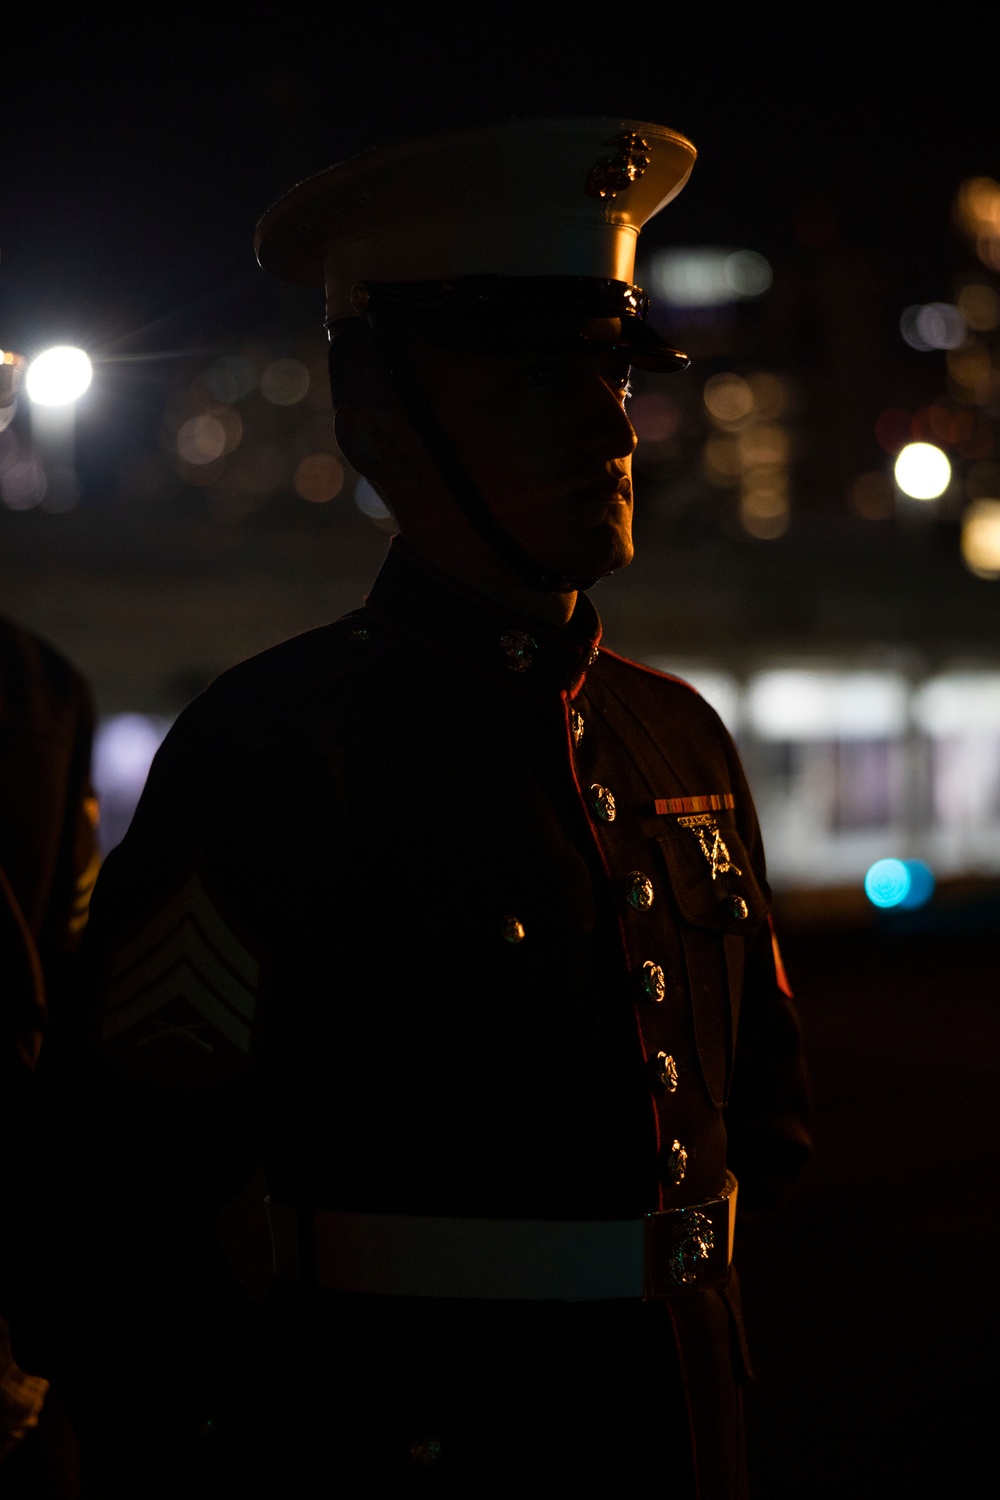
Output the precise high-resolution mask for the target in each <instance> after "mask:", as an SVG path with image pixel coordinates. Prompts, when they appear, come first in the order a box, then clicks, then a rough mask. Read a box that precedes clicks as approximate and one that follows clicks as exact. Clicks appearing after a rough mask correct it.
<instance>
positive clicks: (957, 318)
mask: <svg viewBox="0 0 1000 1500" xmlns="http://www.w3.org/2000/svg"><path fill="white" fill-rule="evenodd" d="M899 331H900V333H901V334H902V335H903V338H904V339H905V340H906V342H907V343H908V344H909V346H910V348H911V349H919V350H921V351H928V350H931V349H957V348H958V347H959V345H960V344H962V343H964V341H965V317H964V315H963V313H962V311H961V309H960V308H958V307H953V306H952V304H951V303H950V302H927V303H925V304H923V305H922V306H915V307H907V308H904V310H903V315H902V317H901V318H900V320H899Z"/></svg>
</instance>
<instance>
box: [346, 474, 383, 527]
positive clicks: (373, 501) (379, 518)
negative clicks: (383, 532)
mask: <svg viewBox="0 0 1000 1500" xmlns="http://www.w3.org/2000/svg"><path fill="white" fill-rule="evenodd" d="M354 503H355V505H356V506H357V507H358V510H359V511H360V512H361V514H362V515H363V516H367V517H368V519H369V521H375V522H376V523H377V524H378V525H388V524H389V523H390V522H392V512H391V510H390V509H389V507H388V506H387V505H386V503H385V501H384V500H383V499H382V496H381V495H380V494H379V492H378V490H377V489H376V488H375V486H374V485H373V484H372V482H371V480H370V479H364V478H362V479H359V480H358V482H357V484H356V485H355V487H354Z"/></svg>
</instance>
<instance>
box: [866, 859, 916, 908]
mask: <svg viewBox="0 0 1000 1500" xmlns="http://www.w3.org/2000/svg"><path fill="white" fill-rule="evenodd" d="M909 892H910V872H909V870H908V869H907V868H906V865H905V864H904V863H903V861H902V860H901V859H879V860H876V861H875V863H874V864H873V865H872V867H871V869H870V870H869V871H868V874H867V875H866V876H865V895H866V896H867V897H868V899H869V901H870V902H871V903H872V905H873V906H883V907H885V906H900V905H901V904H902V902H903V901H904V900H905V899H906V897H907V896H908V895H909Z"/></svg>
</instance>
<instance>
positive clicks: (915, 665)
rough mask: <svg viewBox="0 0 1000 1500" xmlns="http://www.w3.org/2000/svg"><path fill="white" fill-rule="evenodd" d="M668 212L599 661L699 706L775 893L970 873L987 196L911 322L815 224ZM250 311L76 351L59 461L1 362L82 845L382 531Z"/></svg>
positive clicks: (969, 186)
mask: <svg viewBox="0 0 1000 1500" xmlns="http://www.w3.org/2000/svg"><path fill="white" fill-rule="evenodd" d="M669 218H670V216H669V214H668V215H665V216H664V220H663V222H662V225H661V223H660V221H656V230H655V232H656V233H657V234H659V235H660V237H661V240H662V241H663V242H662V243H660V244H657V243H656V242H655V241H654V243H653V244H652V245H651V246H649V247H647V248H646V250H645V256H644V262H643V264H642V265H641V267H640V276H641V279H642V281H643V284H644V285H645V286H646V287H647V288H649V290H650V292H651V294H652V297H653V311H652V314H651V316H652V317H653V319H654V320H658V321H659V322H660V323H661V324H665V325H667V326H668V327H669V328H670V331H671V332H672V334H673V335H674V337H675V338H676V340H677V341H678V343H679V344H680V345H681V346H682V347H684V348H686V349H687V350H688V351H689V352H690V353H691V355H692V357H693V361H694V362H693V366H692V368H691V370H690V371H688V372H687V373H685V374H683V375H681V376H675V377H671V378H662V377H649V376H646V377H643V376H639V377H638V378H637V379H636V382H635V394H634V396H633V399H632V404H631V415H632V420H633V423H634V425H635V428H636V431H637V433H638V438H639V445H638V450H637V453H636V460H635V467H636V496H637V523H636V527H637V537H638V544H639V551H638V558H637V561H636V562H635V564H634V565H633V566H632V567H631V568H630V569H629V570H628V571H627V572H626V573H624V574H622V575H620V576H619V577H616V578H613V579H610V580H606V581H605V582H603V583H602V584H600V585H599V586H598V588H597V590H596V594H595V598H596V601H597V603H598V605H599V607H600V609H601V611H602V614H603V615H604V617H605V623H606V636H607V638H608V640H609V642H610V643H611V644H613V646H614V647H615V648H616V649H618V650H620V651H623V652H625V653H626V654H631V655H634V656H636V657H638V658H640V659H642V660H644V661H646V662H649V663H650V664H652V665H654V666H656V667H659V668H661V669H663V670H665V671H669V672H674V673H677V674H678V675H680V676H682V677H685V678H687V679H688V680H690V681H692V682H693V683H694V684H695V685H696V686H697V687H699V688H700V689H701V691H702V692H703V693H704V695H705V696H706V697H707V698H708V699H709V701H710V702H711V703H712V704H713V705H714V706H715V707H716V708H717V710H718V711H719V713H720V714H721V716H722V718H723V719H724V720H725V722H726V723H727V725H728V726H729V728H730V729H731V730H732V732H733V733H734V735H735V736H736V739H737V741H738V743H739V745H740V747H741V750H742V752H743V754H744V757H745V759H746V763H747V767H748V771H749V774H750V777H751V781H752V783H753V785H754V788H755V792H756V795H757V798H758V804H759V808H760V812H761V817H762V821H763V825H764V831H765V835H766V840H767V847H768V850H769V858H770V867H771V871H772V876H773V880H774V883H775V885H776V886H777V887H778V888H782V887H792V888H802V887H836V886H844V887H850V888H851V889H854V890H856V891H860V888H861V881H862V878H863V876H864V874H865V872H866V870H867V869H868V868H869V867H870V866H871V865H872V864H873V862H875V861H877V860H879V859H881V858H885V857H894V858H898V859H903V860H913V859H916V860H921V861H923V862H925V863H926V864H927V865H928V866H929V868H930V869H931V870H932V871H933V872H934V873H935V875H936V876H937V877H938V879H942V878H943V879H945V880H947V879H949V878H952V879H953V878H956V877H963V876H969V875H981V876H991V875H997V874H1000V635H998V632H997V620H998V604H1000V592H998V591H1000V461H998V456H997V447H996V443H997V423H998V419H1000V364H998V339H1000V336H998V329H1000V274H998V272H1000V184H998V183H996V182H995V181H993V180H992V179H989V178H973V179H968V180H965V181H960V182H956V183H955V193H954V200H953V224H952V225H951V226H948V225H947V224H941V225H937V226H929V228H933V229H934V230H935V231H936V232H938V233H939V234H941V235H942V236H950V244H951V254H952V259H953V268H952V270H951V272H950V274H949V275H948V276H947V277H946V279H945V281H944V283H943V284H941V285H935V286H932V287H930V288H929V289H928V297H929V300H928V301H927V302H926V303H921V304H907V303H905V302H904V301H903V300H902V299H901V297H900V295H899V289H898V287H896V286H895V285H894V284H893V282H892V279H891V277H888V276H887V275H886V273H885V269H884V267H882V266H880V264H879V260H878V257H877V256H876V255H874V254H871V253H864V252H862V251H861V250H859V249H857V248H854V247H851V246H849V245H847V244H845V242H844V240H843V238H842V236H841V234H840V232H839V229H838V225H837V223H836V220H835V216H834V213H833V210H832V209H831V208H830V207H829V205H826V204H824V203H823V202H821V201H819V202H806V203H804V204H803V205H801V207H800V208H799V209H798V211H797V213H796V216H795V219H794V222H793V235H794V240H793V245H792V248H791V249H790V250H789V251H788V252H787V253H786V254H785V255H783V256H782V257H780V258H779V257H775V258H774V259H773V261H772V260H769V259H768V258H767V257H765V255H764V254H763V253H762V252H761V251H760V250H758V249H755V248H753V247H740V246H738V245H736V246H734V245H732V244H729V245H702V244H698V245H685V244H678V243H676V242H675V241H674V242H671V241H670V240H669V238H668V237H669V235H670V233H671V226H670V223H669ZM261 276H263V273H261ZM272 298H273V305H272V306H271V307H270V308H269V309H268V313H267V318H266V321H261V322H259V323H258V326H250V327H247V328H246V329H245V330H243V331H242V332H240V333H239V334H238V335H236V336H234V337H230V338H228V339H225V338H217V339H216V340H214V341H213V340H212V339H209V340H207V341H206V344H205V346H204V347H202V348H199V349H196V350H193V351H191V350H186V349H183V348H182V349H178V350H171V351H168V352H169V353H170V354H171V355H172V356H173V357H171V358H163V357H161V358H159V359H153V360H146V359H135V358H132V357H131V356H130V355H128V354H125V355H124V356H122V355H116V354H115V353H113V352H112V353H111V354H109V355H106V356H105V357H103V358H102V357H101V355H100V352H99V351H98V352H97V353H95V366H94V371H95V373H94V378H93V380H92V382H91V383H90V385H89V386H88V387H87V388H86V389H85V390H83V391H82V392H81V393H79V395H78V396H77V399H76V403H75V412H76V416H75V429H76V431H75V437H74V431H73V428H74V419H73V416H72V415H67V413H72V412H73V410H74V407H73V406H71V405H70V404H69V403H68V402H67V403H64V404H62V405H52V404H47V403H48V402H49V401H50V399H51V400H57V399H58V397H59V396H60V395H61V394H63V392H62V388H61V387H58V388H57V389H56V391H55V396H52V397H50V394H49V389H50V388H49V387H48V386H46V385H45V384H44V372H45V362H44V360H39V359H37V358H36V360H35V362H34V363H33V364H29V365H28V367H27V378H26V380H25V381H24V383H23V387H22V391H21V395H20V398H19V400H15V399H14V398H13V394H12V385H13V377H14V375H15V374H17V373H18V371H17V370H16V369H14V368H13V367H12V365H11V361H12V360H13V355H11V356H9V357H8V356H5V358H8V365H7V367H6V368H7V369H8V371H9V373H10V379H9V381H8V386H9V387H10V390H9V391H8V396H7V398H6V405H4V406H2V407H0V413H2V415H0V422H2V423H3V424H4V425H3V431H2V432H0V499H2V502H3V503H2V505H0V579H2V587H3V599H4V607H5V608H6V609H7V610H9V611H10V612H11V613H13V614H14V615H16V616H18V617H20V618H21V619H23V620H26V621H29V622H30V623H31V625H32V627H33V628H35V629H37V630H40V631H41V632H42V633H43V634H45V635H47V636H48V637H49V638H50V639H52V640H54V641H55V642H57V643H58V644H59V645H60V646H61V647H62V648H63V649H64V650H65V651H66V652H67V654H69V655H70V656H71V657H72V658H73V659H74V660H76V661H77V662H78V663H80V665H81V666H82V667H83V668H84V670H85V671H86V672H87V673H88V674H89V675H90V677H91V678H92V680H93V682H94V685H95V688H96V692H97V696H98V701H99V705H100V710H101V725H100V729H99V734H98V740H97V760H96V765H95V774H96V777H97V782H98V789H99V792H100V795H101V799H102V804H103V809H104V815H103V838H104V842H105V847H110V846H111V845H113V844H114V843H115V842H117V840H118V839H119V838H120V837H121V834H122V833H123V831H124V829H125V827H126V826H127V823H128V819H129V817H130V816H131V812H132V809H133V807H134V804H135V800H136V798H137V796H138V794H139V791H140V790H141V786H142V783H143V779H144V776H145V772H146V769H147V768H148V764H149V761H150V758H151V756H152V753H153V752H154V751H155V748H156V745H157V744H158V743H159V740H160V739H161V738H162V736H163V734H164V733H165V731H166V729H167V727H168V726H169V724H170V722H171V720H172V719H173V717H175V716H176V714H177V713H178V712H179V711H180V709H181V708H182V707H183V706H184V704H185V703H186V702H187V701H188V700H189V699H190V698H191V697H192V696H193V695H194V694H195V693H196V692H198V691H199V690H200V689H201V687H203V686H204V685H205V684H206V683H207V682H208V681H209V680H210V679H211V678H212V677H213V676H215V675H216V674H217V673H218V672H220V671H222V670H224V669H225V667H227V666H228V665H230V664H232V663H233V662H235V661H237V660H240V659H241V658H243V657H245V656H248V655H250V654H252V653H254V652H255V651H258V650H261V649H263V648H264V647H266V646H268V645H270V644H272V643H273V642H275V641H277V640H280V639H282V638H284V637H285V636H288V635H290V634H293V633H295V632H297V631H300V630H305V629H308V628H310V627H311V626H314V625H318V624H321V623H323V622H324V621H326V620H329V619H331V618H334V617H336V615H338V614H339V613H341V612H343V611H344V610H347V609H350V608H353V607H355V606H356V605H357V604H358V603H359V602H360V600H361V598H362V596H363V594H364V591H365V589H366V587H367V584H368V583H369V581H370V580H371V578H372V576H373V575H374V572H375V570H376V569H377V567H378V564H379V560H380V557H381V555H382V554H383V552H384V548H385V544H386V540H387V536H388V534H389V533H390V532H391V530H392V521H391V518H390V517H389V516H388V515H387V513H386V512H385V510H384V507H383V506H382V505H381V502H380V501H379V498H378V496H377V495H376V494H375V493H374V491H373V490H372V489H371V487H370V485H368V484H367V483H366V482H365V481H363V480H359V479H358V477H357V476H356V475H354V474H353V473H352V472H351V471H350V469H349V466H348V465H347V464H346V462H345V460H344V458H343V456H342V455H341V454H340V453H339V452H338V451H337V445H336V441H335V438H334V433H333V425H332V413H331V410H330V403H329V395H328V391H327V385H326V372H325V358H324V353H325V345H324V337H323V334H322V331H321V330H320V329H319V328H318V327H317V326H316V317H315V315H316V311H317V310H316V309H315V308H314V307H313V306H312V305H311V302H306V300H305V299H304V298H298V297H294V296H289V295H288V294H287V293H286V292H285V291H284V289H282V288H277V289H274V290H273V293H272ZM255 311H256V310H255ZM257 316H258V317H259V311H258V312H257ZM47 358H49V359H50V360H51V358H52V356H47ZM19 359H20V360H21V363H22V364H23V357H20V356H19ZM57 376H58V372H57ZM32 377H34V394H33V395H32V389H33V385H32ZM74 389H75V388H74ZM72 393H73V392H72V391H71V394H72Z"/></svg>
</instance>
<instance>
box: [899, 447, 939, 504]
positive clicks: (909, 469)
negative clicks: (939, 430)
mask: <svg viewBox="0 0 1000 1500" xmlns="http://www.w3.org/2000/svg"><path fill="white" fill-rule="evenodd" d="M893 473H894V475H895V478H896V483H897V484H898V485H899V488H900V489H901V490H902V492H903V494H904V495H909V496H910V498H911V500H936V499H937V498H938V496H939V495H943V494H944V492H945V490H946V489H947V488H948V485H949V484H950V482H951V464H950V463H949V462H948V459H947V456H946V455H945V454H944V453H942V451H941V449H940V448H937V447H935V445H934V444H933V443H907V445H906V447H905V448H904V449H903V451H902V453H900V455H899V457H898V458H897V459H896V462H895V465H894V467H893Z"/></svg>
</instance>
